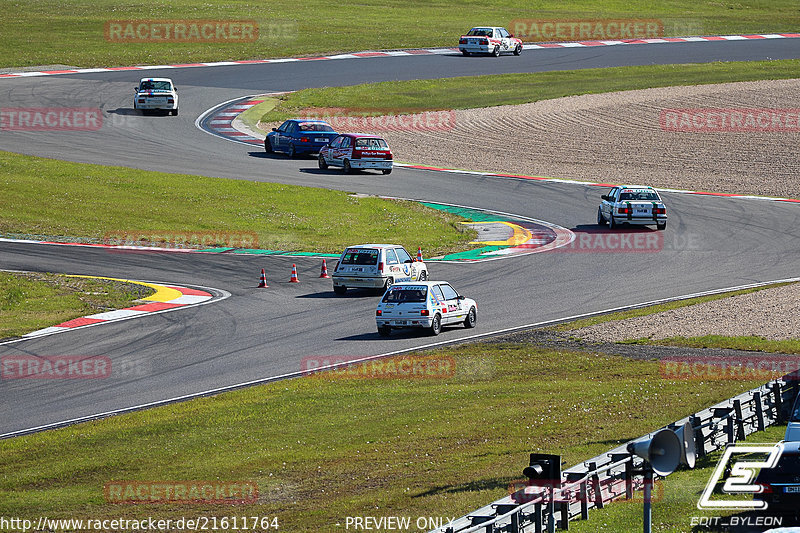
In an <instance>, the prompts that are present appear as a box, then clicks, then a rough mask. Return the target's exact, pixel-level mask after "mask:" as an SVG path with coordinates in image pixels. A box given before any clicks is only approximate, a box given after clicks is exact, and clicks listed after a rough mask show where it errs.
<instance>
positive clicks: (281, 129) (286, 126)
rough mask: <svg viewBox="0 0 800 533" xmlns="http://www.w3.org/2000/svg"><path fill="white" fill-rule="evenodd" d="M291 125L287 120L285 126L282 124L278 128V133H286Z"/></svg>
mask: <svg viewBox="0 0 800 533" xmlns="http://www.w3.org/2000/svg"><path fill="white" fill-rule="evenodd" d="M289 124H290V122H289V121H288V120H287V121H286V122H284V123H283V124H281V125H280V126H279V127H278V131H281V132H283V131H286V129H287V128H288V127H289Z"/></svg>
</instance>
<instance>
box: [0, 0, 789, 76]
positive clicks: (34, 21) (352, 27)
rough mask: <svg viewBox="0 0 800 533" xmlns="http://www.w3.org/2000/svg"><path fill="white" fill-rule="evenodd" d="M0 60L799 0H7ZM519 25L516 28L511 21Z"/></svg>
mask: <svg viewBox="0 0 800 533" xmlns="http://www.w3.org/2000/svg"><path fill="white" fill-rule="evenodd" d="M2 6H3V9H2V11H3V17H2V19H0V66H28V65H43V64H53V63H59V64H68V65H76V66H82V67H97V66H114V65H133V64H164V63H180V62H196V61H214V60H230V59H247V58H264V57H276V56H280V57H284V56H292V55H307V54H321V53H327V52H336V51H353V50H366V49H385V48H400V47H429V46H456V45H457V39H458V36H459V35H461V34H462V33H464V32H465V31H466V30H467V29H469V28H470V27H471V26H473V25H475V24H493V25H500V26H507V25H510V23H511V21H512V20H514V19H548V20H553V19H557V20H576V19H581V20H586V19H620V18H625V19H629V18H633V19H660V20H661V21H663V25H664V31H665V33H666V34H667V35H687V34H691V35H697V34H732V33H750V32H758V33H766V32H791V31H797V28H798V26H800V12H799V11H798V10H797V3H796V1H795V0H771V1H769V2H766V1H764V0H742V1H739V2H727V3H720V2H718V1H716V0H695V1H690V0H675V1H673V2H667V3H656V4H654V3H652V2H647V1H644V0H635V1H631V2H620V1H616V0H581V1H572V2H561V1H558V0H544V1H542V2H538V3H537V4H536V5H535V6H533V5H530V6H521V5H520V3H519V2H512V1H510V0H494V1H492V2H478V1H475V0H452V1H448V2H442V1H429V0H402V1H400V0H381V1H375V0H364V1H361V2H358V3H346V2H345V3H337V4H332V3H331V2H329V1H327V0H308V1H305V2H271V3H269V4H264V3H263V2H257V1H255V0H228V1H226V2H220V1H214V0H212V1H201V0H174V1H166V0H156V1H153V2H147V3H120V2H115V1H113V0H92V1H89V0H66V1H64V2H60V3H59V4H57V5H53V4H52V3H48V2H42V1H28V2H10V1H6V2H3V4H2ZM131 19H132V20H142V19H156V20H163V19H171V20H175V19H192V20H198V19H216V20H219V19H223V20H242V19H254V20H256V21H257V23H258V24H259V27H260V31H259V33H260V38H259V39H258V40H257V41H255V42H249V43H244V42H231V43H229V44H228V43H222V44H215V43H200V44H198V43H163V42H161V43H158V42H155V43H149V42H146V43H120V42H108V41H106V40H105V37H104V24H105V23H106V22H107V21H109V20H131ZM512 31H513V29H512Z"/></svg>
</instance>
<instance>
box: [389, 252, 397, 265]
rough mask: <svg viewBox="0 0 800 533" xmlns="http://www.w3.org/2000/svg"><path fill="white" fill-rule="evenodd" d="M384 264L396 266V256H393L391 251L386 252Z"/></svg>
mask: <svg viewBox="0 0 800 533" xmlns="http://www.w3.org/2000/svg"><path fill="white" fill-rule="evenodd" d="M386 264H387V265H396V264H397V255H395V253H394V250H392V249H389V250H386Z"/></svg>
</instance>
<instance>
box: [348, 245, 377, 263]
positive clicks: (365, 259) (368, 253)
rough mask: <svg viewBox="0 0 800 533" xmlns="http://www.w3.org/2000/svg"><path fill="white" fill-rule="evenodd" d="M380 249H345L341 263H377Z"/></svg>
mask: <svg viewBox="0 0 800 533" xmlns="http://www.w3.org/2000/svg"><path fill="white" fill-rule="evenodd" d="M378 255H379V254H378V250H377V249H375V248H353V249H348V250H345V252H344V256H343V257H342V260H341V261H339V264H341V265H377V264H378Z"/></svg>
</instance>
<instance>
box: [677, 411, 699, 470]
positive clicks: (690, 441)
mask: <svg viewBox="0 0 800 533" xmlns="http://www.w3.org/2000/svg"><path fill="white" fill-rule="evenodd" d="M675 434H676V435H677V436H678V440H680V441H681V444H682V445H683V446H682V447H681V464H682V465H686V466H688V467H689V468H694V464H695V459H696V457H697V444H696V442H695V440H694V428H693V427H692V424H690V423H689V422H686V423H684V424H683V425H681V426H679V427H677V428H676V429H675Z"/></svg>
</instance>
